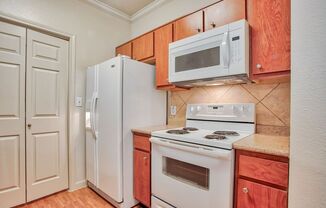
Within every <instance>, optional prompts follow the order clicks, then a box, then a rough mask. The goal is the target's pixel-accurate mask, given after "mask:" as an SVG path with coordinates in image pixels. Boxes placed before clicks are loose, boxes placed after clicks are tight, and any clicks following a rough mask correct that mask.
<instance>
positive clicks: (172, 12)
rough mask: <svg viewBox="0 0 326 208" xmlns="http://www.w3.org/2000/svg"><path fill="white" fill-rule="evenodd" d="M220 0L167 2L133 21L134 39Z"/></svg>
mask: <svg viewBox="0 0 326 208" xmlns="http://www.w3.org/2000/svg"><path fill="white" fill-rule="evenodd" d="M215 2H218V0H200V1H199V0H166V2H165V3H163V4H162V5H160V6H159V7H158V8H156V9H154V10H152V11H150V12H149V13H147V14H146V15H144V16H141V17H140V18H138V19H136V20H134V21H132V23H131V33H132V37H136V36H138V35H141V34H143V33H145V32H147V31H150V30H152V29H154V28H156V27H158V26H160V25H163V24H165V23H167V22H170V21H172V20H174V19H177V18H178V17H182V16H184V15H186V14H189V13H191V12H194V11H196V10H198V9H201V8H203V7H205V6H208V5H210V4H213V3H215Z"/></svg>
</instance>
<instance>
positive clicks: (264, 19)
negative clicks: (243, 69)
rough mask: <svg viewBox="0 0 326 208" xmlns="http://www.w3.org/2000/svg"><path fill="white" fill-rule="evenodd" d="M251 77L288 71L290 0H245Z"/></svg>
mask: <svg viewBox="0 0 326 208" xmlns="http://www.w3.org/2000/svg"><path fill="white" fill-rule="evenodd" d="M247 16H248V22H249V25H250V29H251V30H250V35H251V74H252V78H253V79H257V78H264V77H267V76H276V75H286V74H287V75H289V72H290V56H291V43H290V42H291V41H290V39H291V37H290V29H291V27H290V16H291V15H290V0H273V1H270V0H259V1H257V0H247Z"/></svg>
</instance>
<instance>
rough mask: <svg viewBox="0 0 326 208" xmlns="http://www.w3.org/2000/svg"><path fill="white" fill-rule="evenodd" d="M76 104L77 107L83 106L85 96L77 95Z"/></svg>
mask: <svg viewBox="0 0 326 208" xmlns="http://www.w3.org/2000/svg"><path fill="white" fill-rule="evenodd" d="M75 106H76V107H83V97H76V99H75Z"/></svg>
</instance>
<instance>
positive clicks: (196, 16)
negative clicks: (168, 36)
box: [174, 10, 204, 41]
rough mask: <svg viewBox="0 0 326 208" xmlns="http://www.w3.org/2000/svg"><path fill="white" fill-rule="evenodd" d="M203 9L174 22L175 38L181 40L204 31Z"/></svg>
mask: <svg viewBox="0 0 326 208" xmlns="http://www.w3.org/2000/svg"><path fill="white" fill-rule="evenodd" d="M203 15H204V12H203V11H202V10H200V11H198V12H195V13H192V14H190V15H188V16H185V17H183V18H181V19H178V20H176V21H175V22H174V40H175V41H177V40H180V39H183V38H186V37H189V36H192V35H196V34H198V33H201V32H203V31H204V25H203V18H204V16H203Z"/></svg>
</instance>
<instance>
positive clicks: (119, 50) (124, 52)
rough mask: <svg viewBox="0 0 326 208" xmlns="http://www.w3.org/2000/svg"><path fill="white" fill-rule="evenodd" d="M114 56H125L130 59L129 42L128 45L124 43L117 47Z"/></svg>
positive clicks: (130, 48) (130, 49) (130, 47)
mask: <svg viewBox="0 0 326 208" xmlns="http://www.w3.org/2000/svg"><path fill="white" fill-rule="evenodd" d="M115 54H116V55H119V54H120V55H125V56H129V57H132V46H131V42H129V43H125V44H123V45H121V46H119V47H117V48H116V49H115Z"/></svg>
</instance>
